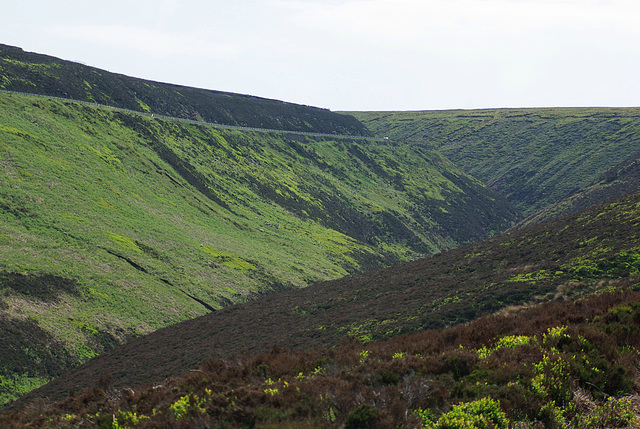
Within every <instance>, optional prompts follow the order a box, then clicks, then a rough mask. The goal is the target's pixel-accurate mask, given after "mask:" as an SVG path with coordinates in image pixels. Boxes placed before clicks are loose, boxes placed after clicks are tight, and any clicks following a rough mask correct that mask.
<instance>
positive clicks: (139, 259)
mask: <svg viewBox="0 0 640 429" xmlns="http://www.w3.org/2000/svg"><path fill="white" fill-rule="evenodd" d="M0 165H1V166H2V174H0V261H2V262H1V265H0V271H2V272H6V273H24V274H25V275H31V276H38V275H41V274H43V273H45V274H50V275H52V276H55V277H56V278H60V279H73V280H74V281H77V283H78V285H79V286H78V290H79V292H78V293H77V294H65V293H62V294H60V295H59V296H55V298H52V299H54V301H53V302H52V301H50V300H42V299H40V298H38V297H34V296H30V295H29V294H25V293H22V292H16V291H11V290H5V289H3V288H2V287H1V285H0V301H1V302H2V303H5V305H3V307H2V308H0V311H1V312H3V313H5V314H6V316H7V317H9V318H10V319H12V318H28V319H30V320H33V321H34V322H35V323H36V324H37V326H39V327H40V328H42V329H44V330H45V331H46V332H49V333H51V334H52V335H53V336H54V337H55V338H56V341H59V342H60V344H62V345H63V346H64V348H65V350H69V351H71V353H72V355H74V356H76V357H77V358H78V359H77V361H82V360H84V359H86V358H87V357H90V356H92V354H95V353H100V352H102V351H103V350H105V349H108V348H110V347H113V346H114V345H116V344H118V343H122V342H124V341H126V340H127V339H128V338H131V337H134V336H138V335H142V334H146V333H149V332H151V331H154V330H156V329H158V328H160V327H163V326H167V325H170V324H173V323H177V322H179V321H182V320H185V319H189V318H193V317H196V316H199V315H202V314H204V313H206V312H207V311H209V309H210V308H213V309H219V308H222V307H223V306H226V305H228V304H229V303H235V302H242V301H246V300H249V299H252V298H254V297H256V296H259V295H261V294H264V293H268V292H272V291H274V290H280V289H291V288H301V287H305V286H308V285H309V284H311V283H313V282H316V281H320V280H328V279H335V278H338V277H342V276H345V275H348V274H352V273H355V272H358V271H362V270H366V269H370V268H376V267H380V266H384V265H390V264H392V263H397V262H402V261H407V260H410V259H414V258H415V257H417V256H418V255H420V254H425V253H427V254H428V253H434V252H438V251H441V250H444V249H447V248H451V247H454V246H457V245H459V244H462V243H465V242H468V241H471V240H476V239H480V238H483V237H485V236H487V235H488V234H489V233H490V231H494V230H500V229H501V228H504V227H506V226H508V225H509V222H510V219H511V218H512V216H513V212H512V211H509V209H508V206H506V205H503V206H502V207H498V208H496V207H495V206H494V202H495V198H496V195H495V194H494V193H492V192H491V191H489V190H488V189H487V188H486V187H484V186H483V185H481V184H480V183H479V182H477V181H475V180H473V179H471V178H469V177H468V176H466V175H464V173H462V172H461V171H460V170H458V169H456V168H455V167H454V166H453V165H452V164H451V163H450V162H448V161H447V160H445V159H444V158H442V157H441V156H440V155H438V154H437V153H435V152H433V151H428V150H425V149H423V148H419V147H416V148H412V147H403V146H391V145H388V144H385V143H383V142H370V141H366V140H358V139H353V140H343V139H333V140H332V139H328V138H310V137H302V136H299V135H287V134H282V133H259V132H250V131H238V130H225V129H219V128H214V127H209V126H203V125H192V124H187V123H176V122H170V121H166V120H161V119H158V118H151V117H148V116H142V115H136V114H131V113H123V112H120V111H116V110H113V109H109V108H103V107H97V106H90V105H86V104H77V103H72V102H64V101H60V100H50V99H46V98H42V97H35V96H24V95H17V94H7V93H1V94H0ZM470 203H471V204H470ZM444 207H446V208H447V212H448V213H445V212H443V211H442V210H440V208H444ZM457 216H472V217H473V219H474V220H475V223H464V227H463V228H459V227H458V228H455V229H453V228H450V226H451V225H453V224H456V225H458V224H463V222H461V221H460V220H459V218H458V217H457ZM34 278H35V277H34ZM5 307H6V308H5ZM71 320H73V321H71ZM88 326H91V329H89V328H87V327H88ZM14 334H15V333H14ZM12 335H13V334H12ZM15 335H18V336H19V335H20V334H19V333H17V334H15ZM43 353H44V352H43ZM77 361H76V362H77ZM61 365H62V364H61ZM64 365H67V364H64ZM64 365H63V366H64ZM0 366H1V365H0ZM53 367H55V370H53V369H51V368H49V369H47V368H45V367H44V366H41V367H40V368H39V369H36V370H34V371H36V372H35V373H34V374H35V375H37V376H43V377H45V378H50V377H51V376H52V374H53V373H55V372H56V371H62V368H61V367H58V366H56V365H53V366H52V368H53ZM65 368H66V367H65ZM12 371H13V370H12V369H11V368H7V369H6V370H5V373H6V374H7V375H11V374H13V372H12ZM15 375H16V376H21V375H22V373H21V372H18V373H16V374H15Z"/></svg>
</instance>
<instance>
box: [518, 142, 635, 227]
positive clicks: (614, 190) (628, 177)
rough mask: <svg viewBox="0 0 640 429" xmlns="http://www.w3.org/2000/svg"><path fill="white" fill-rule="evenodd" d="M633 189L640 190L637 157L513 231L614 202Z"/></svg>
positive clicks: (540, 212)
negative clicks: (603, 203)
mask: <svg viewBox="0 0 640 429" xmlns="http://www.w3.org/2000/svg"><path fill="white" fill-rule="evenodd" d="M637 189H640V153H636V154H634V155H632V156H630V157H629V158H628V159H626V160H625V161H623V162H621V163H620V164H618V165H616V166H614V167H613V168H612V169H610V170H609V171H607V172H606V173H604V174H603V175H601V176H600V177H598V178H597V179H596V180H594V181H593V183H591V184H590V185H588V186H587V187H585V188H584V189H583V190H581V191H578V192H576V193H574V194H572V195H570V196H569V197H567V198H563V199H562V200H561V201H560V202H558V203H555V204H552V205H551V206H549V207H546V208H544V209H542V210H540V211H539V212H536V213H534V214H532V215H531V216H529V217H527V218H525V219H523V220H522V221H521V222H519V223H518V225H516V226H515V227H518V228H519V227H522V226H525V225H529V224H532V223H538V222H544V221H545V220H549V219H554V218H556V217H559V216H563V215H567V214H570V213H575V212H577V211H580V210H584V209H586V208H587V207H590V206H591V205H593V204H598V203H602V202H605V201H608V200H611V199H614V198H616V197H619V196H622V195H624V194H626V193H628V192H633V191H634V190H637Z"/></svg>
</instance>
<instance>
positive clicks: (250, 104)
mask: <svg viewBox="0 0 640 429" xmlns="http://www.w3.org/2000/svg"><path fill="white" fill-rule="evenodd" d="M0 89H5V90H11V91H19V92H26V93H31V94H43V95H51V96H57V97H63V98H72V99H74V100H81V101H91V102H95V103H99V104H105V105H108V106H115V107H122V108H126V109H131V110H135V111H140V112H149V113H151V112H153V113H157V114H162V115H167V116H174V117H180V118H188V119H196V120H203V121H206V122H215V123H219V124H226V125H241V126H249V127H257V128H269V129H278V130H297V131H310V132H317V133H332V134H353V135H365V134H366V133H367V130H366V128H365V127H364V126H363V125H362V124H361V123H360V122H358V121H357V120H355V119H354V118H352V117H349V116H344V115H338V114H336V113H333V112H330V111H329V110H326V109H319V108H316V107H310V106H303V105H298V104H292V103H283V102H281V101H276V100H269V99H265V98H259V97H253V96H247V95H240V94H232V93H228V92H221V91H209V90H203V89H197V88H189V87H185V86H179V85H170V84H165V83H158V82H152V81H146V80H142V79H136V78H132V77H128V76H124V75H120V74H115V73H109V72H107V71H104V70H100V69H96V68H93V67H87V66H85V65H82V64H78V63H73V62H70V61H64V60H61V59H59V58H55V57H50V56H47V55H41V54H35V53H31V52H24V51H23V50H22V49H20V48H17V47H13V46H7V45H2V44H0Z"/></svg>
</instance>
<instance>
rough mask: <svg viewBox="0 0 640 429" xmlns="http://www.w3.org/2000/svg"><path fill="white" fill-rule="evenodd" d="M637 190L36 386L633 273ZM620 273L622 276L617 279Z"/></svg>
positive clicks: (187, 361)
mask: <svg viewBox="0 0 640 429" xmlns="http://www.w3.org/2000/svg"><path fill="white" fill-rule="evenodd" d="M639 234H640V192H637V193H634V194H630V195H627V196H625V197H623V198H620V199H618V200H616V201H614V202H612V203H608V204H604V205H599V206H595V207H592V208H590V209H589V210H586V211H584V212H581V213H578V214H575V215H572V216H569V217H565V218H561V219H558V220H556V221H552V222H548V223H545V224H540V225H535V226H531V227H527V228H525V229H523V230H519V231H515V232H512V233H508V234H504V235H502V236H500V237H497V238H494V239H490V240H486V241H484V242H481V243H476V244H473V245H470V246H466V247H463V248H458V249H454V250H451V251H448V252H445V253H442V254H438V255H436V256H433V257H431V258H427V259H422V260H417V261H414V262H410V263H406V264H403V265H399V266H396V267H393V268H390V269H384V270H380V271H376V272H370V273H365V274H361V275H354V276H350V277H346V278H343V279H340V280H336V281H333V282H324V283H320V284H316V285H314V286H311V287H309V288H306V289H303V290H297V291H290V292H284V293H279V294H274V295H270V296H267V297H265V298H263V299H260V300H257V301H253V302H250V303H245V304H240V305H235V306H232V307H228V308H225V309H223V310H221V311H218V312H216V313H213V314H209V315H206V316H203V317H200V318H197V319H194V320H189V321H186V322H183V323H180V324H178V325H174V326H171V327H168V328H164V329H161V330H159V331H156V332H154V333H153V334H151V335H148V336H146V337H143V338H139V339H136V340H133V341H131V342H130V343H128V344H126V345H125V346H123V347H121V348H118V349H116V350H112V351H110V352H107V353H105V354H103V355H101V356H99V357H97V358H96V359H93V360H91V361H89V362H88V363H86V364H85V365H83V366H81V367H80V368H78V369H76V370H74V371H72V372H71V373H70V374H68V375H67V376H65V377H61V378H59V379H57V380H55V381H53V382H52V383H49V384H48V385H46V386H44V387H43V388H41V389H39V390H37V391H35V392H32V393H31V394H29V395H27V396H26V399H33V398H35V397H50V398H61V397H63V396H64V395H66V394H67V393H68V392H69V391H70V390H73V389H80V388H84V387H88V386H91V385H93V384H94V383H95V377H96V374H99V373H102V372H107V373H109V374H111V375H112V376H113V385H114V386H115V387H118V388H121V387H126V386H131V387H136V386H141V385H145V384H148V383H154V382H161V381H162V380H164V379H165V378H166V377H170V376H175V375H178V374H181V373H183V372H185V371H187V370H188V369H189V368H193V367H194V366H196V365H197V364H198V363H200V362H202V361H203V360H205V359H209V358H210V357H211V356H216V357H219V358H229V357H230V356H232V355H233V354H235V353H240V352H242V351H245V352H248V353H249V354H255V353H259V352H263V351H264V350H267V349H268V348H270V347H271V346H273V345H274V344H277V345H279V346H282V347H291V348H295V349H309V348H313V347H330V346H333V345H335V344H338V343H339V342H340V341H342V340H344V338H346V337H348V336H352V337H356V338H358V339H360V340H361V341H364V342H367V341H371V340H381V339H385V338H390V337H394V336H397V335H399V334H402V333H409V332H415V331H419V330H425V329H431V328H438V327H444V326H449V325H454V324H460V323H464V322H468V321H470V320H473V319H475V318H477V317H480V316H483V315H487V314H490V313H494V312H496V311H498V310H500V309H504V308H506V307H509V306H512V307H518V306H523V305H524V306H528V305H532V304H535V303H539V302H545V301H549V300H565V299H570V298H575V297H579V296H583V295H585V294H588V293H591V292H594V291H596V290H603V289H604V290H606V289H608V288H615V287H617V286H619V285H620V284H626V283H628V282H629V281H630V282H631V283H630V284H631V285H634V284H637V276H638V273H639V271H640V246H639V245H638V243H639V242H640V237H639ZM621 281H622V283H620V282H621Z"/></svg>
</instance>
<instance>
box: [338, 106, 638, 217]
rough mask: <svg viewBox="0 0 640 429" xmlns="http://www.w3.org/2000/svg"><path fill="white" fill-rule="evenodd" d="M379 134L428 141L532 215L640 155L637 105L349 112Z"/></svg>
mask: <svg viewBox="0 0 640 429" xmlns="http://www.w3.org/2000/svg"><path fill="white" fill-rule="evenodd" d="M350 114H353V115H354V116H356V117H357V118H358V119H360V120H361V121H362V122H363V123H364V124H365V125H366V126H367V127H368V128H369V129H370V130H371V131H372V132H373V133H374V134H376V135H379V136H387V137H389V138H391V139H398V140H402V141H417V142H420V143H421V144H429V145H432V147H434V148H436V149H437V150H438V151H440V152H441V153H442V154H444V155H445V156H447V157H448V158H449V159H451V160H452V161H453V162H454V163H455V164H456V165H458V166H459V167H460V168H462V169H463V170H464V171H465V172H466V173H468V174H471V175H472V176H474V177H476V178H478V179H480V180H482V181H483V182H484V183H486V184H488V185H489V186H490V187H491V188H492V189H494V190H496V191H497V192H498V193H500V194H501V195H503V196H504V197H506V198H507V200H509V201H510V202H511V203H513V204H514V205H515V206H516V207H517V208H518V210H519V211H520V213H521V214H522V215H523V216H525V217H526V216H529V215H531V214H533V213H535V212H537V211H539V210H542V209H544V208H546V207H547V206H549V205H551V204H554V203H557V202H559V201H560V200H562V199H563V198H565V197H568V196H570V195H572V194H574V193H575V192H577V191H579V190H582V189H583V188H585V187H586V186H588V185H589V184H591V183H592V182H593V181H594V179H596V178H597V177H599V176H600V175H602V174H604V173H605V172H607V171H608V170H609V169H610V168H612V167H614V166H615V165H617V164H619V163H621V162H624V161H625V160H626V159H627V158H628V157H629V156H632V155H633V154H635V153H637V152H638V147H640V109H639V108H619V109H616V108H583V109H566V108H563V109H492V110H451V111H423V112H350Z"/></svg>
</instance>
